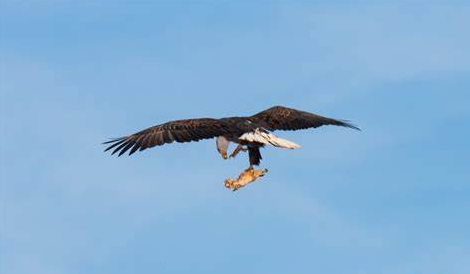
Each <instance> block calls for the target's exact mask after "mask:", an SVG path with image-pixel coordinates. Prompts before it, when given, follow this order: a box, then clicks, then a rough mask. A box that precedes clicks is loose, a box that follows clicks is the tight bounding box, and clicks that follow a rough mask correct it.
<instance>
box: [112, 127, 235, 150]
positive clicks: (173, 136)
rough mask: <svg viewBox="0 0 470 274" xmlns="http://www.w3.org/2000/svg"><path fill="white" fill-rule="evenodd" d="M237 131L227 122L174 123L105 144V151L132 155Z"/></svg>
mask: <svg viewBox="0 0 470 274" xmlns="http://www.w3.org/2000/svg"><path fill="white" fill-rule="evenodd" d="M233 131H235V129H234V128H233V127H232V126H231V125H230V123H229V122H227V121H221V120H218V119H210V118H201V119H189V120H178V121H172V122H168V123H165V124H161V125H158V126H154V127H150V128H147V129H144V130H142V131H140V132H137V133H134V134H132V135H129V136H125V137H121V138H116V139H113V140H111V141H108V142H105V143H103V144H109V147H107V148H106V150H105V151H108V150H111V149H114V150H113V152H112V154H115V153H117V152H119V156H121V155H122V154H124V153H126V151H128V150H130V152H129V155H132V154H133V153H134V152H136V151H137V150H139V151H142V150H145V149H147V148H151V147H154V146H161V145H163V144H170V143H173V142H174V141H176V142H180V143H182V142H191V141H199V140H203V139H210V138H214V137H217V136H220V135H224V134H230V133H231V132H233Z"/></svg>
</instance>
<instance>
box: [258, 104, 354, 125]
mask: <svg viewBox="0 0 470 274" xmlns="http://www.w3.org/2000/svg"><path fill="white" fill-rule="evenodd" d="M250 120H253V122H255V123H258V124H260V125H263V127H265V128H266V129H268V130H299V129H307V128H317V127H321V126H325V125H335V126H342V127H348V128H352V129H356V130H360V129H359V128H358V127H356V126H354V125H352V124H350V123H348V121H344V120H336V119H332V118H327V117H323V116H320V115H316V114H313V113H309V112H306V111H301V110H296V109H292V108H286V107H282V106H276V107H272V108H270V109H267V110H265V111H262V112H260V113H258V114H255V115H253V116H251V117H250Z"/></svg>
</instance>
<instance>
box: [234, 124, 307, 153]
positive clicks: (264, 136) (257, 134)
mask: <svg viewBox="0 0 470 274" xmlns="http://www.w3.org/2000/svg"><path fill="white" fill-rule="evenodd" d="M238 139H240V140H244V141H248V142H257V143H261V144H265V145H272V146H275V147H282V148H289V149H295V148H300V145H298V144H296V143H294V142H291V141H288V140H286V139H282V138H279V137H277V136H276V135H274V134H272V133H270V132H268V131H262V130H259V129H256V130H255V131H252V132H248V133H245V134H243V135H242V136H240V137H239V138H238Z"/></svg>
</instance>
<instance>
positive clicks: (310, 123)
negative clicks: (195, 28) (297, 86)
mask: <svg viewBox="0 0 470 274" xmlns="http://www.w3.org/2000/svg"><path fill="white" fill-rule="evenodd" d="M325 125H334V126H341V127H348V128H352V129H355V130H360V129H359V128H358V127H356V126H354V125H352V124H350V123H349V122H348V121H344V120H337V119H332V118H327V117H323V116H320V115H316V114H313V113H309V112H306V111H301V110H296V109H292V108H287V107H282V106H275V107H272V108H269V109H267V110H264V111H262V112H260V113H258V114H255V115H253V116H249V117H228V118H222V119H213V118H199V119H187V120H177V121H171V122H167V123H164V124H161V125H158V126H153V127H150V128H147V129H144V130H142V131H139V132H137V133H134V134H131V135H128V136H125V137H120V138H115V139H112V140H110V141H107V142H105V143H104V144H106V145H108V147H107V148H106V149H105V151H109V150H112V154H116V153H117V154H118V156H121V155H123V154H124V153H126V152H127V151H129V155H132V154H133V153H135V152H136V151H143V150H146V149H148V148H151V147H154V146H161V145H164V144H170V143H173V142H175V141H176V142H179V143H183V142H191V141H196V142H198V141H200V140H204V139H212V138H216V144H217V150H218V152H219V153H220V154H221V156H222V157H223V158H224V159H228V158H229V157H230V158H233V157H235V156H237V154H238V153H240V152H241V151H243V152H246V151H248V158H249V162H250V167H249V168H248V169H246V170H244V171H243V173H242V174H240V176H239V177H238V179H236V180H233V179H227V180H225V186H226V187H227V188H230V189H232V190H237V189H239V188H240V187H243V186H245V185H247V184H248V183H251V182H253V181H255V180H256V179H257V178H259V177H261V176H263V175H265V174H266V172H267V169H264V170H255V169H254V166H259V164H260V162H261V159H262V157H261V153H260V148H261V147H264V146H266V145H270V146H275V147H280V148H288V149H296V148H300V146H299V145H298V144H296V143H294V142H291V141H288V140H285V139H282V138H279V137H277V136H276V135H274V134H273V133H272V132H273V131H275V130H300V129H308V128H317V127H321V126H325ZM230 143H235V144H237V147H236V148H235V150H234V151H233V152H232V153H231V154H230V156H229V155H228V148H229V145H230Z"/></svg>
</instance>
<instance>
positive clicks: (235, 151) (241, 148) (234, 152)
mask: <svg viewBox="0 0 470 274" xmlns="http://www.w3.org/2000/svg"><path fill="white" fill-rule="evenodd" d="M241 151H243V152H247V151H248V149H246V148H244V147H243V145H238V146H237V148H236V149H235V150H234V151H233V152H232V154H231V155H230V158H235V157H237V155H238V153H240V152H241Z"/></svg>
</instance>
